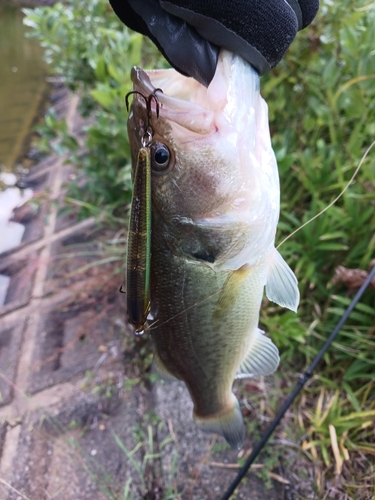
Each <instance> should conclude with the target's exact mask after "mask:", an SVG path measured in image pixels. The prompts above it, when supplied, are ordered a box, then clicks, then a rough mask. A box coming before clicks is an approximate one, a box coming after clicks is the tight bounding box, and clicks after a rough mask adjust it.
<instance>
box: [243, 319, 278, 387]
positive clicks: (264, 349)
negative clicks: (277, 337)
mask: <svg viewBox="0 0 375 500" xmlns="http://www.w3.org/2000/svg"><path fill="white" fill-rule="evenodd" d="M279 361H280V358H279V350H278V349H277V347H276V346H275V344H273V343H272V340H271V339H269V338H268V337H266V336H265V335H264V332H262V330H259V328H257V329H256V332H255V333H254V335H253V338H252V342H251V344H250V346H249V349H248V354H247V355H246V358H245V359H244V360H243V361H242V363H241V364H240V367H239V368H238V370H237V373H236V378H247V377H258V376H259V375H270V374H271V373H273V372H274V371H275V370H276V368H277V367H278V365H279Z"/></svg>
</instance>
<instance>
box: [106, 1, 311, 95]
mask: <svg viewBox="0 0 375 500" xmlns="http://www.w3.org/2000/svg"><path fill="white" fill-rule="evenodd" d="M109 1H110V3H111V5H112V7H113V10H114V11H115V13H116V14H117V15H118V17H119V18H120V19H121V21H122V22H123V23H125V24H126V25H127V26H129V28H131V29H133V30H135V31H138V32H140V33H142V34H143V35H147V36H148V37H149V38H151V40H152V41H153V42H154V43H155V44H156V46H157V47H158V48H159V50H160V51H161V52H162V54H163V55H164V57H165V58H166V59H167V60H168V61H169V63H170V64H171V65H172V66H173V67H175V68H176V69H177V70H178V71H180V73H182V74H184V75H187V76H192V77H194V78H195V79H196V80H198V81H199V82H201V83H203V84H204V85H206V86H207V85H208V84H209V83H210V81H211V80H212V78H213V76H214V73H215V69H216V63H217V58H218V54H219V50H220V47H224V48H226V49H229V50H230V51H232V52H235V53H237V54H240V55H241V56H242V57H243V58H244V59H246V60H247V61H248V62H249V63H251V64H252V65H253V66H254V68H255V69H256V70H257V71H258V73H259V74H260V75H262V74H264V73H266V72H267V71H269V70H270V69H271V68H273V67H274V66H276V64H278V63H279V62H280V60H281V58H282V57H283V55H284V54H285V52H286V51H287V49H288V47H289V45H290V44H291V43H292V41H293V40H294V37H295V36H296V34H297V31H298V30H301V29H303V28H305V27H306V26H307V25H308V24H310V23H311V21H312V20H313V19H314V17H315V15H316V13H317V11H318V8H319V0H217V1H216V2H215V1H213V0H109Z"/></svg>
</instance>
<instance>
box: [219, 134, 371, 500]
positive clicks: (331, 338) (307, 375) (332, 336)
mask: <svg viewBox="0 0 375 500" xmlns="http://www.w3.org/2000/svg"><path fill="white" fill-rule="evenodd" d="M373 144H374V143H373ZM373 144H372V145H371V146H370V148H369V149H368V150H367V152H368V151H369V150H370V149H371V148H372V146H373ZM374 277H375V266H374V267H373V268H372V270H371V271H370V273H369V274H368V276H367V278H366V280H365V282H364V283H363V285H362V286H361V288H360V289H359V290H358V292H357V294H356V295H355V297H354V299H353V300H352V301H351V303H350V304H349V306H348V308H347V310H346V311H345V313H344V314H343V316H342V317H341V319H340V321H339V322H338V323H337V325H336V327H335V328H334V330H333V331H332V333H331V334H330V336H329V337H328V339H327V340H326V342H325V344H324V345H323V347H322V348H321V350H320V351H319V353H318V354H317V356H316V357H315V359H314V360H313V362H312V363H311V365H310V366H309V368H308V369H307V370H306V371H305V373H303V374H302V375H301V376H300V379H299V381H298V382H297V385H296V386H295V388H294V389H293V391H292V392H291V393H290V395H289V396H288V397H287V399H286V400H285V402H284V404H283V406H282V407H281V409H280V410H279V412H278V414H277V415H276V417H275V418H274V419H273V421H272V422H271V424H270V425H269V427H268V429H267V430H266V432H265V433H264V434H263V436H262V438H261V440H260V441H259V443H258V444H257V446H256V447H255V448H254V449H253V451H252V453H251V454H250V456H249V457H248V459H247V460H246V462H245V465H244V466H243V467H242V469H241V470H240V471H239V473H238V474H237V477H236V478H235V480H234V481H233V482H232V484H231V485H230V487H229V488H228V490H227V491H226V493H225V494H224V496H223V497H222V498H221V500H229V499H230V497H231V496H232V494H233V493H234V491H235V490H236V488H237V486H238V485H239V484H240V482H241V481H242V479H243V478H244V477H245V475H246V473H247V471H248V470H249V468H250V466H251V465H252V463H253V462H254V460H255V459H256V457H257V456H258V455H259V453H260V451H261V450H262V448H263V446H264V445H265V444H266V442H267V441H268V439H269V438H270V436H271V435H272V433H273V431H274V430H275V429H276V427H277V425H278V424H279V423H280V420H281V419H282V418H283V416H284V415H285V413H286V411H287V410H288V408H289V407H290V406H291V404H292V403H293V401H294V399H295V398H296V397H297V395H298V394H299V393H300V391H301V390H302V388H303V386H304V385H305V384H306V382H307V381H308V379H309V378H310V377H311V376H312V374H313V371H314V370H315V368H316V366H317V365H318V363H319V362H320V361H321V359H322V358H323V356H324V354H325V353H326V351H327V350H328V348H329V347H330V345H331V344H332V342H333V341H334V340H335V338H336V336H337V334H338V333H339V331H340V329H341V327H342V326H343V325H344V323H345V322H346V320H347V319H348V318H349V316H350V314H351V313H352V311H353V309H354V308H355V306H356V305H357V303H358V302H359V300H360V298H361V297H362V295H363V294H364V292H365V291H366V290H367V288H368V287H369V285H370V283H371V281H372V279H373V278H374Z"/></svg>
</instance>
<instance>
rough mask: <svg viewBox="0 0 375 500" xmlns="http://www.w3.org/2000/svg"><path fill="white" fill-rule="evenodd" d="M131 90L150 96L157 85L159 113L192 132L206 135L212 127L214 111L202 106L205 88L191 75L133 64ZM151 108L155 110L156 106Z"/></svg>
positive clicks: (205, 94) (205, 93) (213, 127)
mask: <svg viewBox="0 0 375 500" xmlns="http://www.w3.org/2000/svg"><path fill="white" fill-rule="evenodd" d="M131 79H132V81H133V84H134V90H137V91H139V92H141V93H142V94H143V95H145V96H149V95H151V94H153V93H155V91H156V90H157V89H162V92H160V91H158V92H156V94H157V99H158V103H159V111H160V116H162V117H163V118H165V119H167V120H168V121H171V122H174V123H176V124H178V125H181V126H182V127H184V128H185V129H187V130H190V131H191V132H195V133H197V134H202V135H206V134H209V133H210V132H212V131H213V130H214V129H215V126H214V116H215V114H214V112H213V111H212V110H210V109H208V108H207V107H205V106H203V103H204V102H205V99H206V97H207V89H206V87H204V86H203V85H201V84H200V83H198V82H197V81H195V80H194V79H193V78H188V77H185V76H183V75H181V74H180V73H178V72H177V71H176V70H174V69H163V70H149V71H145V70H143V69H141V68H138V67H134V68H133V69H132V72H131ZM153 107H154V110H155V106H153Z"/></svg>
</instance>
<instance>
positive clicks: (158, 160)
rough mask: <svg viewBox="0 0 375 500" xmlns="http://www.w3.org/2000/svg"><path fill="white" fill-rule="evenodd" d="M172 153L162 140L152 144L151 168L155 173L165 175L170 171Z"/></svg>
mask: <svg viewBox="0 0 375 500" xmlns="http://www.w3.org/2000/svg"><path fill="white" fill-rule="evenodd" d="M170 163H171V153H170V151H169V149H168V147H167V146H166V145H165V144H163V143H162V142H154V143H153V144H152V145H151V168H152V171H153V172H154V173H155V174H159V175H163V174H166V173H167V172H168V171H169V167H170Z"/></svg>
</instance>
